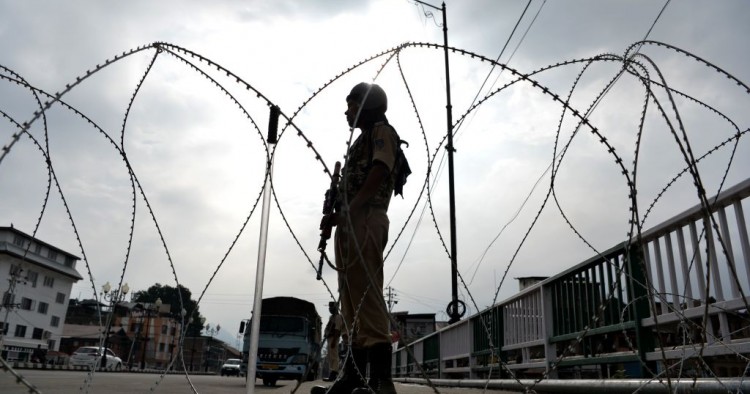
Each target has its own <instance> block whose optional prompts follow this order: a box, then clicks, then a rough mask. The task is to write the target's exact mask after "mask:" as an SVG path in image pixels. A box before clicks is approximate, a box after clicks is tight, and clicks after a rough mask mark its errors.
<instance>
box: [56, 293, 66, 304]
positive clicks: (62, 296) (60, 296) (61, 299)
mask: <svg viewBox="0 0 750 394" xmlns="http://www.w3.org/2000/svg"><path fill="white" fill-rule="evenodd" d="M55 302H56V303H58V304H64V303H65V294H63V293H57V297H56V298H55Z"/></svg>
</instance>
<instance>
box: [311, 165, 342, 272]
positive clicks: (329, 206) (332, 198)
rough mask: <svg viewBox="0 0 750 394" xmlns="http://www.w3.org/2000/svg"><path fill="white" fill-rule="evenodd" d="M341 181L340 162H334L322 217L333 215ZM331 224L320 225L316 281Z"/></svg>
mask: <svg viewBox="0 0 750 394" xmlns="http://www.w3.org/2000/svg"><path fill="white" fill-rule="evenodd" d="M340 179H341V162H338V161H337V162H336V165H335V166H334V168H333V175H332V176H331V186H330V187H329V188H328V190H326V194H325V200H324V201H323V217H324V218H326V215H330V214H332V213H333V209H334V207H335V205H336V199H337V197H338V191H339V180H340ZM332 229H333V224H332V223H331V221H330V217H329V220H325V219H324V220H323V221H321V223H320V242H319V243H318V252H320V261H318V275H317V277H316V279H317V280H320V279H321V278H322V274H323V261H324V260H325V259H326V246H327V245H328V240H329V239H330V238H331V230H332Z"/></svg>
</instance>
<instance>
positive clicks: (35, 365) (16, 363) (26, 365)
mask: <svg viewBox="0 0 750 394" xmlns="http://www.w3.org/2000/svg"><path fill="white" fill-rule="evenodd" d="M8 364H10V366H11V368H13V369H49V370H53V371H78V372H87V371H89V370H91V368H89V367H74V366H70V365H54V364H41V363H28V362H19V361H12V362H9V363H8ZM97 372H102V371H101V370H100V369H98V368H97ZM103 372H118V373H150V374H162V373H165V374H167V375H175V374H179V375H182V374H184V373H185V371H179V370H171V371H166V372H165V371H164V370H161V369H152V368H146V369H138V368H133V369H127V368H122V369H120V370H119V371H116V370H114V369H112V368H108V369H107V370H105V371H103ZM188 373H189V374H190V375H218V374H217V373H215V372H203V371H189V372H188Z"/></svg>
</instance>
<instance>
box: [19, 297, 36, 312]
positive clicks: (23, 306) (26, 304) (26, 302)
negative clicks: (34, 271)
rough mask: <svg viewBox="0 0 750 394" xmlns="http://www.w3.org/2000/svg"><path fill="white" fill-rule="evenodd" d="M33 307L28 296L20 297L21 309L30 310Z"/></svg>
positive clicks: (32, 302)
mask: <svg viewBox="0 0 750 394" xmlns="http://www.w3.org/2000/svg"><path fill="white" fill-rule="evenodd" d="M33 307H34V301H33V300H32V299H30V298H26V297H22V298H21V309H23V310H25V311H30V310H31V309H32V308H33Z"/></svg>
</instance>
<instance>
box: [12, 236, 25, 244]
mask: <svg viewBox="0 0 750 394" xmlns="http://www.w3.org/2000/svg"><path fill="white" fill-rule="evenodd" d="M23 241H25V240H24V239H23V236H21V235H18V234H16V236H15V237H13V244H14V245H17V246H23Z"/></svg>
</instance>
